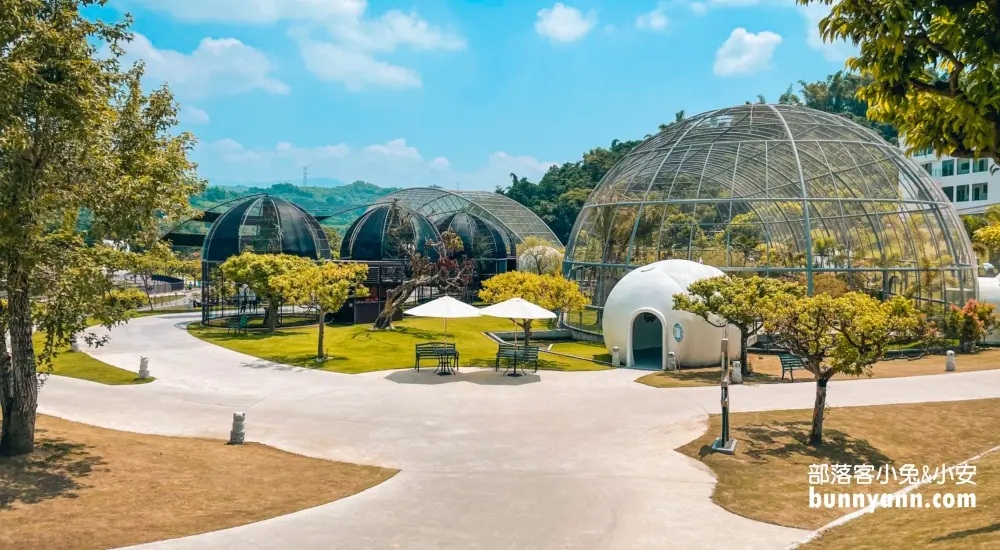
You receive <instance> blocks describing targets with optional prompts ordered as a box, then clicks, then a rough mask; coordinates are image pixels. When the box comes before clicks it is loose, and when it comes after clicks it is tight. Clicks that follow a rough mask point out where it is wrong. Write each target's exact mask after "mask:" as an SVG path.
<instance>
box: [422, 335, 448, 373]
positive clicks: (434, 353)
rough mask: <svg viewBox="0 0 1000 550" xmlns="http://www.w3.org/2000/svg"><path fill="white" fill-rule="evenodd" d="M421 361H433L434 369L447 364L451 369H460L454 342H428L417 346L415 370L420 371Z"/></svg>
mask: <svg viewBox="0 0 1000 550" xmlns="http://www.w3.org/2000/svg"><path fill="white" fill-rule="evenodd" d="M421 359H433V360H434V367H435V368H441V367H442V364H443V363H445V362H447V366H448V368H449V369H452V368H454V369H457V368H458V350H457V349H455V344H454V343H452V342H426V343H423V344H417V346H416V358H415V359H414V361H413V368H415V369H417V371H418V372H419V371H420V360H421Z"/></svg>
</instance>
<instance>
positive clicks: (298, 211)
mask: <svg viewBox="0 0 1000 550" xmlns="http://www.w3.org/2000/svg"><path fill="white" fill-rule="evenodd" d="M244 250H252V251H254V252H257V253H259V254H294V255H296V256H304V257H306V258H312V259H316V260H318V259H321V258H327V259H328V258H330V242H329V241H328V240H327V238H326V233H324V232H323V228H322V227H320V225H319V222H318V221H316V218H315V217H313V215H312V214H310V213H308V212H306V211H305V210H303V209H302V208H301V207H299V206H298V205H296V204H294V203H291V202H288V201H286V200H283V199H278V198H274V197H269V196H267V195H254V196H251V197H247V198H246V199H243V200H241V201H240V202H237V203H236V204H235V205H234V206H232V207H230V208H229V209H228V210H226V211H225V212H223V213H222V214H221V215H219V216H218V218H217V219H215V221H214V222H213V223H212V226H211V228H210V229H209V230H208V235H206V236H205V239H204V245H203V247H202V254H201V258H202V261H205V262H223V261H225V260H226V259H227V258H229V257H230V256H235V255H237V254H239V253H241V252H243V251H244Z"/></svg>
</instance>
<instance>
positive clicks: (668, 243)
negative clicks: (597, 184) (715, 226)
mask: <svg viewBox="0 0 1000 550" xmlns="http://www.w3.org/2000/svg"><path fill="white" fill-rule="evenodd" d="M629 230H631V226H629ZM704 240H705V232H704V231H703V230H702V228H701V225H699V224H698V219H697V218H695V217H694V216H692V215H691V214H671V215H669V216H667V219H666V220H665V221H664V222H663V228H662V229H660V248H661V249H662V250H668V251H669V252H670V256H671V257H679V256H685V257H686V256H687V253H688V250H690V249H691V248H694V247H696V246H699V244H700V243H701V242H703V241H704ZM618 242H624V243H625V244H626V245H627V244H628V239H622V240H620V241H618Z"/></svg>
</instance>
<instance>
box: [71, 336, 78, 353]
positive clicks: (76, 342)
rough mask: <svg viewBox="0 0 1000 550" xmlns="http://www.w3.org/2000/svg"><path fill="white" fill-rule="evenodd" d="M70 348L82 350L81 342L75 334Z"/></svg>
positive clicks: (75, 350)
mask: <svg viewBox="0 0 1000 550" xmlns="http://www.w3.org/2000/svg"><path fill="white" fill-rule="evenodd" d="M69 350H70V351H72V352H74V353H75V352H78V351H80V342H78V341H77V340H76V336H74V337H73V340H71V341H70V343H69Z"/></svg>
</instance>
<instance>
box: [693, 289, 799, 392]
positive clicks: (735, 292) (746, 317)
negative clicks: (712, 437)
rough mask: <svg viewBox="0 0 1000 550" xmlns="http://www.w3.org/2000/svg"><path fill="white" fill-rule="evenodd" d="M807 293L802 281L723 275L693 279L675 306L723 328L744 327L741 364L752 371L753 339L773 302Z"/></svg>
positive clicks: (741, 342)
mask: <svg viewBox="0 0 1000 550" xmlns="http://www.w3.org/2000/svg"><path fill="white" fill-rule="evenodd" d="M804 294H805V291H804V289H803V288H802V286H801V285H798V284H795V283H788V282H784V281H780V280H778V279H771V278H766V277H761V276H759V275H754V276H753V277H749V278H729V277H727V276H725V275H720V276H718V277H712V278H709V279H702V280H700V281H695V282H693V283H691V285H690V286H689V287H688V289H687V294H675V295H674V309H677V310H681V311H688V312H691V313H694V314H695V315H697V316H699V317H701V318H702V319H704V320H705V321H707V322H709V323H711V324H713V325H715V326H717V327H720V328H722V327H725V326H726V325H727V324H728V325H732V326H733V327H736V329H738V330H739V331H740V367H741V369H742V373H743V374H744V375H750V374H751V373H753V369H751V367H750V358H749V354H748V351H747V350H748V348H749V347H750V345H749V340H750V337H751V336H753V335H755V334H757V333H758V332H760V329H761V328H762V327H763V326H764V320H765V318H766V317H767V313H768V310H769V308H770V307H771V302H772V301H773V300H779V301H787V300H792V299H795V298H799V297H801V296H803V295H804Z"/></svg>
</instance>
